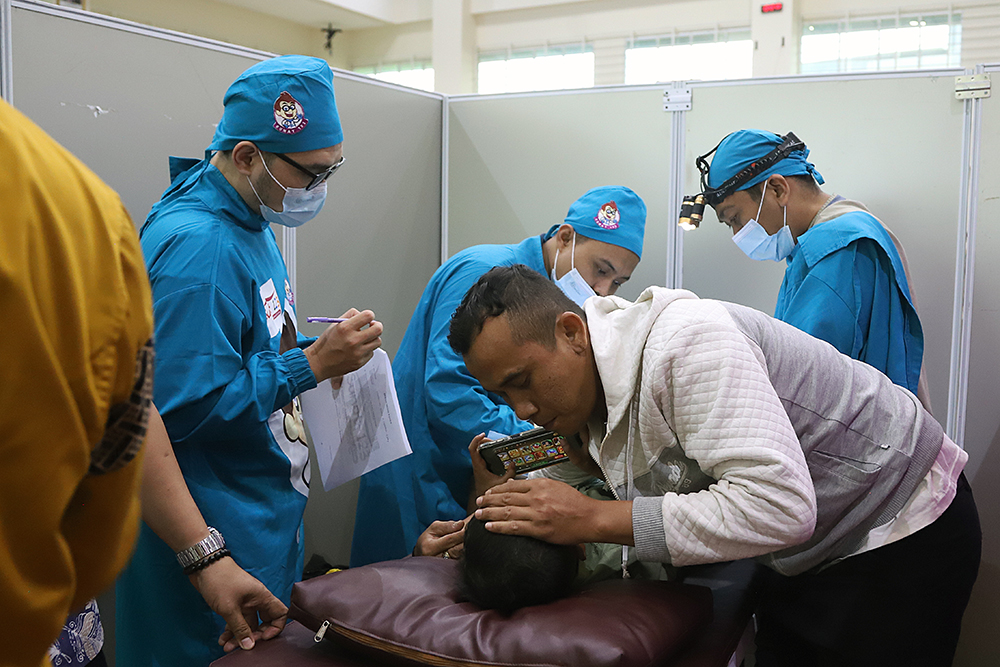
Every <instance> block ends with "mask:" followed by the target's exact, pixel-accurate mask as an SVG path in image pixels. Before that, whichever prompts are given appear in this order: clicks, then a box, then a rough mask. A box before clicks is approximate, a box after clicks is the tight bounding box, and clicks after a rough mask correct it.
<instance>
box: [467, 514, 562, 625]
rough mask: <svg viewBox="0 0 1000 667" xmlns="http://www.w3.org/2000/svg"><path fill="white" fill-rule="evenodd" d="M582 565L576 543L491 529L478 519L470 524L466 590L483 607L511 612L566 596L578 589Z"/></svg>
mask: <svg viewBox="0 0 1000 667" xmlns="http://www.w3.org/2000/svg"><path fill="white" fill-rule="evenodd" d="M579 567H580V559H579V555H578V551H577V548H576V547H575V546H573V545H568V546H567V545H558V544H549V543H548V542H542V541H541V540H536V539H535V538H533V537H525V536H523V535H501V534H499V533H491V532H490V531H488V530H486V524H485V523H483V522H482V521H480V520H479V519H476V518H472V519H471V520H470V521H469V523H468V525H467V526H466V527H465V556H464V557H463V560H462V583H461V586H462V592H463V593H464V595H465V597H466V598H468V599H469V600H470V601H471V602H473V603H475V604H476V605H478V606H480V607H483V608H484V609H496V610H498V611H500V612H503V613H505V614H509V613H511V612H513V611H514V610H516V609H519V608H521V607H527V606H529V605H535V604H544V603H546V602H551V601H552V600H557V599H559V598H561V597H565V596H566V595H568V594H569V593H570V592H571V591H572V590H573V583H574V581H575V580H576V573H577V570H578V568H579Z"/></svg>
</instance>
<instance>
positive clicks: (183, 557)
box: [177, 526, 226, 568]
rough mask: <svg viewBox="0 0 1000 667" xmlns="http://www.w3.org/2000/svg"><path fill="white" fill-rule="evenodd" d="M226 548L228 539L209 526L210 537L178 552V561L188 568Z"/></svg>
mask: <svg viewBox="0 0 1000 667" xmlns="http://www.w3.org/2000/svg"><path fill="white" fill-rule="evenodd" d="M225 548H226V540H225V539H223V537H222V533H220V532H219V531H217V530H216V529H215V528H212V527H211V526H209V527H208V537H206V538H205V539H203V540H201V541H200V542H198V543H196V544H193V545H191V546H190V547H188V548H187V549H184V550H183V551H178V552H177V562H178V563H179V564H180V566H181V567H183V568H187V567H190V566H191V565H193V564H194V563H197V562H198V561H200V560H202V559H203V558H207V557H208V556H211V555H212V554H214V553H215V552H216V551H221V550H223V549H225Z"/></svg>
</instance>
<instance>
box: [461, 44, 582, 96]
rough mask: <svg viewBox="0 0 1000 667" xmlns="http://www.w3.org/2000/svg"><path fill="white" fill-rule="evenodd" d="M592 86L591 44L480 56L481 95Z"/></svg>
mask: <svg viewBox="0 0 1000 667" xmlns="http://www.w3.org/2000/svg"><path fill="white" fill-rule="evenodd" d="M593 86H594V51H593V48H592V47H590V46H588V45H581V44H576V45H572V46H557V47H545V48H540V49H520V50H516V51H505V52H499V53H482V54H480V55H479V92H480V93H482V94H486V93H519V92H525V91H530V90H562V89H566V88H593Z"/></svg>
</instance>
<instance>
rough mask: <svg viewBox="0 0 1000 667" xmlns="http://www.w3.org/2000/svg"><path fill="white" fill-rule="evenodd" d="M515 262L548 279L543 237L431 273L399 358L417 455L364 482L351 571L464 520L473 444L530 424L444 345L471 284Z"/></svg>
mask: <svg viewBox="0 0 1000 667" xmlns="http://www.w3.org/2000/svg"><path fill="white" fill-rule="evenodd" d="M513 264H526V265H527V266H528V267H530V268H532V269H534V270H535V271H538V272H539V273H541V274H542V275H545V260H544V257H543V255H542V239H541V236H532V237H530V238H527V239H525V240H524V241H522V242H521V243H519V244H516V245H481V246H474V247H472V248H468V249H466V250H463V251H462V252H460V253H458V254H457V255H455V256H454V257H452V258H451V259H449V260H448V261H447V262H445V263H444V264H443V265H442V266H441V267H440V268H439V269H438V270H437V271H436V272H435V273H434V276H433V277H432V278H431V281H430V283H429V284H428V285H427V288H426V289H425V290H424V293H423V296H422V297H421V299H420V303H419V304H418V305H417V309H416V311H415V312H414V314H413V318H412V319H411V320H410V324H409V326H408V327H407V328H406V335H405V336H404V337H403V342H402V344H401V345H400V348H399V351H398V352H397V353H396V357H395V359H394V360H393V374H394V376H395V379H396V394H397V396H398V398H399V406H400V410H401V411H402V414H403V425H404V426H405V427H406V434H407V437H408V438H409V440H410V445H411V447H412V448H413V454H411V455H410V456H407V457H404V458H402V459H398V460H397V461H394V462H393V463H390V464H387V465H384V466H382V467H381V468H378V469H376V470H373V471H372V472H370V473H368V474H367V475H365V476H363V477H362V478H361V491H360V494H359V496H358V510H357V517H356V520H355V524H354V541H353V543H352V545H351V566H352V567H355V566H358V565H364V564H367V563H373V562H378V561H382V560H388V559H392V558H401V557H403V556H406V555H408V554H409V553H411V552H412V551H413V547H414V545H415V544H416V541H417V538H418V537H419V536H420V534H421V533H422V532H423V531H424V529H425V528H427V526H429V525H430V524H431V523H432V522H434V521H438V520H458V519H464V518H465V517H466V515H467V511H466V508H467V504H468V499H469V492H470V486H471V480H472V463H471V462H470V460H469V451H468V448H469V443H470V442H471V441H472V438H474V437H475V436H476V435H478V434H480V433H489V432H490V431H495V432H498V433H503V434H506V435H510V434H513V433H518V432H520V431H524V430H526V429H529V428H533V426H534V425H533V424H530V423H528V422H524V421H521V420H520V419H518V418H517V416H516V415H515V414H514V411H513V410H512V409H511V408H510V407H509V406H507V404H506V403H504V402H503V401H502V400H501V399H500V397H499V396H496V395H495V394H491V393H488V392H487V391H486V390H485V389H483V387H482V385H480V384H479V382H478V381H477V380H476V379H475V378H473V377H472V376H471V375H470V374H469V371H468V370H467V369H466V368H465V363H464V362H463V361H462V357H461V356H459V355H458V354H457V353H456V352H455V351H454V350H452V349H451V346H450V345H449V344H448V330H449V326H450V324H451V316H452V314H454V312H455V309H456V308H457V307H458V306H459V304H461V302H462V299H463V298H464V297H465V294H466V292H468V291H469V288H471V287H472V286H473V285H474V284H475V283H476V281H477V280H479V278H480V276H482V275H483V274H484V273H486V272H487V271H489V270H490V269H492V268H493V267H495V266H510V265H513Z"/></svg>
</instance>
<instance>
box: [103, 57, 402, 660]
mask: <svg viewBox="0 0 1000 667" xmlns="http://www.w3.org/2000/svg"><path fill="white" fill-rule="evenodd" d="M224 102H225V111H224V112H223V117H222V120H221V122H220V123H219V125H218V127H217V129H216V132H215V137H214V139H213V140H212V144H211V145H210V146H209V147H208V150H207V151H206V154H205V159H204V160H201V161H197V160H180V159H177V158H173V159H171V178H172V182H171V185H170V188H169V189H167V191H166V192H165V193H164V194H163V197H162V198H161V200H160V201H159V203H157V204H156V205H155V206H154V207H153V209H152V211H151V212H150V214H149V217H148V218H147V219H146V222H145V224H144V225H143V227H142V230H141V241H142V249H143V253H144V255H145V258H146V263H147V268H148V271H149V277H150V282H151V284H152V289H153V310H154V316H155V322H156V329H155V332H156V335H155V345H156V351H157V362H156V383H155V391H154V397H155V401H156V404H157V406H158V407H159V409H160V412H161V414H162V416H163V422H164V423H165V425H166V428H167V431H168V433H169V436H170V440H171V441H172V443H173V446H174V451H175V453H176V458H177V462H178V463H179V464H180V469H181V471H182V472H183V475H184V481H185V482H186V485H187V487H188V489H189V490H190V493H191V496H192V497H193V498H194V501H195V503H196V504H197V509H198V510H200V512H201V514H202V515H203V516H204V521H205V522H207V524H208V525H209V526H212V529H206V528H204V526H205V523H201V524H200V525H201V526H202V534H200V535H198V536H192V537H191V538H190V539H189V540H187V541H183V542H182V541H179V538H178V539H174V540H171V541H172V542H173V543H170V544H168V543H166V542H164V541H163V540H162V539H160V537H158V536H157V534H154V532H153V531H152V530H151V529H150V527H149V526H148V525H146V524H143V527H142V531H141V534H140V537H139V541H138V544H137V547H136V552H135V556H134V558H133V559H132V562H131V564H130V565H129V567H128V569H127V570H126V571H125V573H124V574H123V575H122V577H121V579H120V580H119V584H118V590H117V594H118V597H117V609H116V612H117V627H116V631H117V638H118V642H117V660H118V664H121V665H143V666H151V665H171V666H173V665H176V666H178V667H181V666H182V667H191V666H194V665H207V664H208V663H209V662H211V661H212V660H214V659H216V658H218V657H220V656H221V655H222V653H223V648H222V647H221V646H220V645H219V638H220V635H221V634H223V631H224V630H225V629H226V623H225V621H223V619H222V618H221V617H220V616H218V615H217V614H215V613H214V612H213V609H214V608H218V600H217V599H216V598H217V596H218V595H220V589H219V588H215V589H211V590H207V589H202V588H201V585H200V584H201V582H202V581H203V580H202V579H200V574H201V573H202V572H211V571H212V569H213V568H219V571H225V569H226V568H225V567H220V566H219V563H220V562H226V563H228V562H229V559H230V558H231V559H232V560H233V561H235V562H236V563H237V564H238V565H239V566H240V567H241V568H243V569H244V570H246V572H248V573H250V574H251V575H252V576H253V577H256V578H257V579H258V580H259V581H260V582H261V583H263V584H264V586H265V587H266V588H267V589H268V590H269V591H270V592H271V593H273V594H274V595H275V596H277V598H278V599H279V600H281V602H283V603H284V604H286V605H287V603H288V601H289V596H290V593H291V587H292V584H293V583H294V582H296V581H297V580H299V578H300V577H301V572H302V556H303V545H302V513H303V510H304V509H305V504H306V495H307V493H308V485H309V476H308V471H309V457H308V452H309V450H308V446H307V445H306V443H305V442H304V440H303V435H302V429H301V414H300V411H299V406H298V399H297V396H298V395H299V394H300V393H302V392H303V391H306V390H307V389H311V388H313V387H315V386H316V383H317V382H320V381H322V380H324V379H326V378H331V377H336V376H340V375H343V374H344V373H348V372H350V371H353V370H356V369H357V368H359V367H360V366H361V365H363V364H364V363H365V361H367V360H368V359H369V358H370V357H371V355H372V352H373V350H374V349H375V348H376V347H378V345H380V343H381V339H380V337H379V336H380V334H381V330H382V326H381V324H379V323H378V322H376V321H375V320H374V315H373V314H372V313H371V312H369V311H365V312H363V313H358V312H357V311H355V310H353V309H352V310H351V311H348V313H346V314H345V317H347V318H348V319H347V321H345V322H342V323H340V324H336V325H332V326H330V327H329V328H327V330H326V331H324V332H323V334H322V335H321V336H320V337H319V338H318V339H309V338H305V337H303V336H301V334H299V333H298V332H297V331H296V328H295V321H296V320H295V296H294V294H293V293H292V289H291V286H290V283H289V281H288V275H287V271H286V268H285V263H284V261H283V260H282V257H281V254H280V252H279V251H278V246H277V244H276V243H275V238H274V231H273V230H272V229H271V226H270V223H272V222H274V223H277V224H281V225H286V226H293V227H294V226H298V225H300V224H302V223H304V222H306V221H308V220H309V219H311V218H312V217H314V216H315V215H316V214H317V213H318V212H319V210H320V208H321V207H322V205H323V202H324V200H325V197H326V179H327V178H328V177H329V176H330V175H331V174H333V172H334V171H335V170H336V169H337V167H338V166H339V165H340V164H342V163H343V136H344V135H343V131H342V130H341V124H340V118H339V115H338V113H337V107H336V102H335V99H334V91H333V73H332V71H331V70H330V67H329V66H328V65H327V63H326V62H325V61H323V60H320V59H317V58H306V57H302V56H284V57H280V58H274V59H271V60H268V61H264V62H262V63H259V64H257V65H254V66H253V67H251V68H250V69H248V70H247V71H246V72H244V73H243V74H242V75H241V76H240V77H239V78H238V79H237V80H236V81H235V82H234V83H233V84H232V86H230V88H229V90H228V91H227V92H226V95H225V98H224ZM150 491H151V492H153V493H164V494H165V493H167V491H168V490H166V489H158V490H150ZM146 493H147V488H145V486H144V488H143V494H144V501H145V494H146ZM192 511H193V512H194V510H192ZM194 513H195V514H196V513H197V512H194ZM161 534H163V535H166V534H170V535H174V536H176V535H178V534H179V532H178V531H177V530H169V531H166V532H161ZM166 539H169V538H166ZM182 566H183V567H182ZM186 575H190V576H191V579H190V581H189V578H188V576H186ZM192 584H195V585H199V589H198V590H196V588H195V586H194V585H192ZM224 585H225V584H224V583H219V586H220V587H222V586H224ZM199 590H200V591H201V593H202V594H204V595H205V598H204V599H203V598H202V596H201V595H200V594H199ZM206 600H207V602H206ZM210 604H211V606H210ZM260 608H261V609H263V607H260ZM279 608H280V605H279ZM247 612H252V618H248V619H247V620H248V622H249V623H250V625H251V626H252V627H254V628H256V627H257V624H258V619H257V613H256V610H255V609H253V608H252V606H251V608H250V609H248V608H247V607H246V606H245V607H244V613H245V614H246V613H247ZM268 616H270V614H268ZM274 620H275V619H273V618H270V617H268V618H261V619H260V622H261V624H262V627H263V626H268V625H271V621H274ZM276 622H277V625H272V627H270V628H269V629H268V631H267V632H265V633H262V636H263V637H264V638H268V637H270V636H271V635H273V634H274V633H275V632H276V631H277V630H280V625H281V624H283V617H281V618H279V619H278V620H277V621H276ZM229 630H230V631H232V630H233V628H229ZM260 636H261V635H258V637H260ZM252 644H253V642H252V640H250V639H249V638H246V639H245V640H244V642H241V645H242V646H243V647H244V648H249V647H250V646H252Z"/></svg>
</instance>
